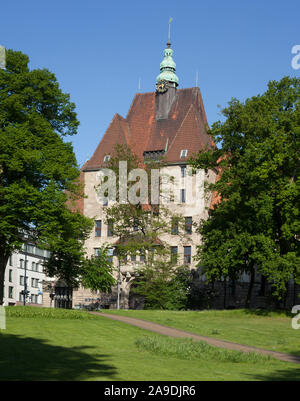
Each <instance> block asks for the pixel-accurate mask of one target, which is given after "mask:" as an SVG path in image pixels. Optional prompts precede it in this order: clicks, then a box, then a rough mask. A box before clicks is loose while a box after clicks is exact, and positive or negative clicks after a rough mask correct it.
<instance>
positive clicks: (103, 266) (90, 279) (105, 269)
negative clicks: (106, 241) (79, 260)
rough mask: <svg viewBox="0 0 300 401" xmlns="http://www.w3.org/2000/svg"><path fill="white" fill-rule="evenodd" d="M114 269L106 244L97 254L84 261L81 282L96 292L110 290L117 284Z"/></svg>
mask: <svg viewBox="0 0 300 401" xmlns="http://www.w3.org/2000/svg"><path fill="white" fill-rule="evenodd" d="M114 270H115V269H114V267H113V264H112V262H111V261H110V260H109V249H108V247H107V246H104V247H102V248H100V251H99V253H98V255H97V256H92V257H91V258H90V259H86V261H85V263H83V268H82V279H81V284H82V285H83V287H85V288H89V289H91V290H92V291H94V292H96V291H100V292H104V293H107V292H110V291H111V288H112V287H113V286H114V285H115V284H116V280H115V278H114V277H113V273H114Z"/></svg>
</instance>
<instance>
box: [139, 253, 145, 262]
mask: <svg viewBox="0 0 300 401" xmlns="http://www.w3.org/2000/svg"><path fill="white" fill-rule="evenodd" d="M145 261H146V257H145V254H144V253H141V254H140V262H142V263H145Z"/></svg>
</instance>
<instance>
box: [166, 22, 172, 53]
mask: <svg viewBox="0 0 300 401" xmlns="http://www.w3.org/2000/svg"><path fill="white" fill-rule="evenodd" d="M172 21H173V18H172V17H170V19H169V34H168V43H167V46H168V47H171V22H172Z"/></svg>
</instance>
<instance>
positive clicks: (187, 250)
mask: <svg viewBox="0 0 300 401" xmlns="http://www.w3.org/2000/svg"><path fill="white" fill-rule="evenodd" d="M184 263H185V264H187V265H188V264H190V263H191V247H190V246H185V247H184Z"/></svg>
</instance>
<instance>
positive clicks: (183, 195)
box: [180, 189, 185, 203]
mask: <svg viewBox="0 0 300 401" xmlns="http://www.w3.org/2000/svg"><path fill="white" fill-rule="evenodd" d="M180 201H181V203H185V189H182V190H181V191H180Z"/></svg>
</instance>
